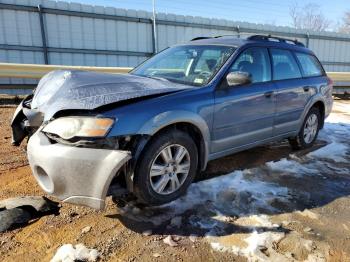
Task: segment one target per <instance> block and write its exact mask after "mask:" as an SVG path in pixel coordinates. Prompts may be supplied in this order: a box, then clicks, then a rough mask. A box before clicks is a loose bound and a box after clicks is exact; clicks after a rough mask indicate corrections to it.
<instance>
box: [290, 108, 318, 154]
mask: <svg viewBox="0 0 350 262" xmlns="http://www.w3.org/2000/svg"><path fill="white" fill-rule="evenodd" d="M321 123H322V120H321V113H320V111H319V110H318V108H316V107H313V108H311V109H310V111H309V112H308V113H307V115H306V117H305V119H304V122H303V125H302V127H301V129H300V131H299V134H298V135H297V136H296V137H291V138H289V139H288V140H289V143H290V145H291V147H292V148H293V149H294V150H298V149H304V148H309V147H311V146H312V145H313V144H314V143H315V140H316V139H317V136H318V132H319V130H320V127H321Z"/></svg>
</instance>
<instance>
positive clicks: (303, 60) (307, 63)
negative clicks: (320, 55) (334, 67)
mask: <svg viewBox="0 0 350 262" xmlns="http://www.w3.org/2000/svg"><path fill="white" fill-rule="evenodd" d="M295 54H296V56H297V59H298V60H299V63H300V65H301V68H302V70H303V75H304V76H306V77H308V76H321V75H323V69H322V66H321V65H320V62H318V60H317V59H316V57H315V56H313V55H309V54H304V53H295Z"/></svg>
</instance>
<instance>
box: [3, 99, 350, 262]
mask: <svg viewBox="0 0 350 262" xmlns="http://www.w3.org/2000/svg"><path fill="white" fill-rule="evenodd" d="M344 105H345V106H344ZM349 105H350V102H349V101H344V100H337V101H336V102H335V106H334V110H333V113H332V115H339V116H340V117H343V118H344V119H345V118H347V119H350V111H348V109H349ZM14 110H15V106H12V105H8V106H6V105H1V106H0V199H5V198H9V197H15V196H25V195H43V194H44V193H43V191H42V190H41V189H40V188H39V186H38V185H37V183H36V182H35V180H34V178H33V177H32V175H31V171H30V168H29V166H28V162H27V160H26V155H25V145H21V146H20V147H12V146H11V143H10V142H11V133H10V126H9V122H10V120H11V117H12V114H13V112H14ZM332 130H333V129H332ZM346 130H349V129H346ZM346 132H347V131H346ZM327 134H328V133H327V132H326V134H325V135H324V137H326V135H327ZM348 135H349V136H348V137H350V133H348ZM338 142H339V141H338ZM327 143H328V142H327V141H325V140H324V139H322V137H321V138H320V139H319V140H318V141H317V143H316V145H315V146H314V148H312V149H310V150H305V151H297V152H293V151H292V150H291V149H290V147H289V145H288V143H287V142H282V143H278V144H271V145H268V146H263V147H258V148H255V149H252V150H248V151H245V152H242V153H238V154H235V155H232V156H229V157H226V158H223V159H220V160H216V161H213V162H211V163H209V166H208V168H207V170H206V171H205V172H204V173H203V174H201V175H200V177H199V178H198V181H197V182H196V183H195V185H194V187H193V190H192V191H191V192H192V193H193V194H195V193H196V192H199V193H198V194H205V186H208V188H209V186H210V185H211V184H210V183H211V182H210V181H221V180H219V179H222V181H227V182H229V181H230V180H229V179H231V178H232V179H234V177H235V176H236V177H237V176H238V175H242V176H243V177H244V179H245V180H244V181H245V182H244V183H245V184H240V185H241V186H242V187H243V186H244V185H248V186H249V187H250V188H252V189H249V190H250V191H249V190H248V189H247V190H246V191H239V190H241V189H237V192H239V194H238V193H237V192H236V193H235V194H236V195H235V196H233V197H232V199H235V200H234V203H235V205H234V206H232V205H226V203H228V202H225V201H226V200H227V198H230V196H231V195H229V194H230V192H228V191H220V194H218V195H216V196H215V200H212V199H211V200H212V201H211V202H210V201H209V200H208V201H206V202H205V203H200V202H198V203H197V202H196V203H195V204H192V206H191V207H190V208H187V209H184V210H183V212H182V211H180V209H181V208H179V210H176V211H171V212H170V211H168V209H167V208H159V209H157V208H155V209H152V208H151V209H142V208H141V209H139V208H137V207H135V206H133V205H130V206H127V207H126V208H124V209H120V208H117V207H116V205H115V204H114V203H113V202H112V201H111V199H110V198H108V201H107V208H106V210H105V211H101V212H97V211H94V210H92V209H89V208H85V207H77V206H73V205H69V204H62V207H61V209H60V214H59V215H57V216H55V215H48V216H44V217H41V218H39V219H36V220H34V221H31V223H30V224H29V225H26V226H24V227H21V228H18V229H14V230H12V231H10V232H6V233H2V234H1V233H0V258H1V260H2V261H49V260H50V259H51V258H52V257H53V256H54V254H55V252H56V250H57V249H58V248H59V247H60V246H61V245H63V244H68V243H71V244H78V243H83V244H84V245H86V246H87V247H89V248H95V249H97V250H98V251H99V252H100V259H99V260H100V261H247V260H248V261H264V260H271V261H304V260H308V261H350V219H349V218H350V197H349V195H350V161H349V159H350V154H349V153H350V152H349V151H346V152H345V154H344V155H343V156H342V159H343V160H342V161H336V160H332V159H329V158H328V160H324V161H323V160H322V161H320V160H315V159H311V157H309V156H308V155H310V152H311V151H315V150H317V149H320V148H322V147H324V146H325V145H326V144H327ZM341 143H343V144H346V145H347V146H350V140H349V138H348V139H344V140H341ZM335 145H337V144H335ZM345 150H349V147H347V149H345ZM330 154H331V152H330ZM286 159H287V160H286ZM344 159H345V161H344ZM271 161H274V162H271ZM276 161H277V163H279V164H283V163H287V164H290V163H294V164H295V165H296V166H301V167H300V169H298V170H300V172H299V171H298V170H297V171H293V170H294V168H295V166H293V165H286V166H285V170H277V169H276V168H273V163H275V162H276ZM278 161H279V162H278ZM286 161H287V162H286ZM292 161H294V162H292ZM317 161H318V162H317ZM316 162H317V165H316V164H315V163H316ZM267 163H272V164H267ZM313 164H315V165H313ZM311 165H313V166H312V167H311ZM326 165H327V166H326ZM235 170H243V171H242V172H241V173H239V172H240V171H239V172H233V171H235ZM276 170H277V171H276ZM308 170H311V171H310V174H314V175H307V174H306V173H308V172H309V171H308ZM232 172H233V173H232ZM228 173H231V175H230V176H228V175H226V174H228ZM316 173H317V174H316ZM305 174H306V175H305ZM225 179H226V180H225ZM232 179H231V180H232ZM254 181H256V183H253V182H254ZM196 184H197V185H200V186H198V187H200V188H199V189H198V188H196ZM255 185H257V189H254V186H255ZM259 185H261V187H259ZM268 186H272V187H271V188H273V189H274V190H275V191H273V190H271V191H269V193H266V194H264V188H269V187H268ZM233 187H234V186H232V188H233ZM196 190H197V191H196ZM198 190H201V191H198ZM215 190H217V189H215ZM254 190H255V191H254ZM269 190H270V189H269ZM259 191H261V192H259ZM203 192H204V193H203ZM215 192H216V191H215ZM217 192H219V191H217ZM242 192H243V193H242ZM271 192H272V193H271ZM192 193H191V194H192ZM209 193H210V192H209ZM221 193H222V194H221ZM231 193H232V192H231ZM191 194H190V195H189V196H187V198H184V202H183V203H188V201H189V199H190V198H191ZM244 194H248V197H244ZM259 194H262V195H261V199H263V198H264V199H265V197H266V196H270V195H273V197H272V198H269V199H270V200H271V201H269V202H268V203H269V205H270V206H271V207H273V209H270V207H269V206H266V205H263V204H261V203H260V202H259V196H260V195H259ZM228 195H229V196H228ZM199 196H200V195H199ZM221 196H222V197H223V199H224V200H223V201H220V197H221ZM236 196H239V199H240V200H237V197H236ZM256 196H257V197H256ZM205 197H207V196H206V195H205V196H204V198H205ZM218 198H219V200H217V199H218ZM208 199H209V198H208ZM213 199H214V198H213ZM261 199H260V200H261ZM235 201H236V202H235ZM237 201H238V202H237ZM212 203H213V205H214V206H215V208H216V209H215V210H220V212H219V211H217V212H216V214H212V210H213V209H209V208H208V206H209V205H211V204H212ZM216 203H219V204H220V205H216ZM230 203H231V202H230ZM250 203H251V206H250V207H249V208H248V209H247V206H249V205H250ZM264 203H265V202H264ZM176 207H178V206H176ZM253 207H255V208H254V209H253ZM151 211H152V212H151ZM147 212H150V213H147ZM146 213H147V214H146ZM160 214H161V215H160ZM217 214H221V215H220V218H217V220H216V221H215V223H214V224H210V223H211V221H212V219H213V217H216V216H217ZM179 216H180V218H181V221H182V222H181V223H180V225H179V224H178V223H176V221H175V220H172V219H173V218H174V217H179ZM159 217H161V218H162V219H161V220H160V222H159V223H158V219H159ZM140 218H141V219H140ZM196 219H197V220H196ZM253 220H255V221H253ZM267 220H268V222H267ZM193 221H195V222H193ZM196 221H197V222H198V223H197V222H196ZM218 221H220V223H219V222H218ZM252 221H253V222H252ZM196 223H197V224H196ZM205 223H207V225H208V226H207V227H205V226H203V224H205ZM223 223H224V224H225V225H224V226H222V224H223ZM198 224H200V225H201V226H196V225H198ZM87 226H88V227H91V230H90V231H89V232H86V233H82V229H83V228H85V227H87ZM214 229H215V230H216V231H215V234H214V233H213V230H214ZM149 230H151V231H152V232H147V231H149ZM145 232H147V233H145ZM254 234H255V235H254ZM168 235H171V236H172V238H173V239H174V240H175V242H176V244H177V246H175V247H172V246H169V245H168V244H166V243H164V242H163V240H164V238H166V237H167V236H168ZM253 236H260V237H262V236H266V237H265V238H264V241H263V242H261V243H260V242H259V243H258V245H257V246H258V249H259V250H257V251H256V250H249V243H248V242H247V239H248V238H249V237H253ZM259 239H260V240H261V238H259ZM260 240H259V241H260ZM247 243H248V247H247Z"/></svg>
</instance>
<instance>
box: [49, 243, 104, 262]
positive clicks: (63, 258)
mask: <svg viewBox="0 0 350 262" xmlns="http://www.w3.org/2000/svg"><path fill="white" fill-rule="evenodd" d="M98 257H99V252H98V251H97V250H96V249H89V248H87V247H85V246H84V245H83V244H77V245H75V247H73V245H72V244H65V245H63V246H61V247H60V248H59V249H58V250H57V252H56V254H55V256H54V257H53V258H52V259H51V260H50V261H51V262H74V261H91V262H93V261H97V258H98Z"/></svg>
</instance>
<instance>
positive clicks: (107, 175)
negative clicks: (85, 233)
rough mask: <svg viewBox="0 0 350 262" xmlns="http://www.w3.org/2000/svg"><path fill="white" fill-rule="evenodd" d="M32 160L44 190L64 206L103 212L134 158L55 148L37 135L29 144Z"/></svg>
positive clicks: (125, 153)
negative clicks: (110, 192) (111, 188)
mask: <svg viewBox="0 0 350 262" xmlns="http://www.w3.org/2000/svg"><path fill="white" fill-rule="evenodd" d="M27 154H28V160H29V164H30V167H31V169H32V172H33V175H34V177H35V178H36V180H37V181H38V183H39V185H40V186H41V188H42V189H43V190H44V191H45V192H47V193H48V194H50V195H53V196H55V197H57V198H58V199H60V200H62V201H63V202H68V203H73V204H78V205H85V206H89V207H92V208H95V209H103V208H104V206H105V198H106V195H107V191H108V188H109V186H110V183H111V181H112V179H113V178H114V177H115V175H116V174H117V172H118V170H119V169H120V168H121V167H122V166H123V165H124V164H125V163H126V162H127V161H128V160H129V159H130V158H131V154H130V152H128V151H121V150H107V149H92V148H79V147H73V146H67V145H62V144H58V143H56V144H52V143H51V142H50V140H49V139H48V138H47V137H46V136H45V135H44V134H43V133H42V132H40V130H39V131H37V132H36V133H34V134H33V135H32V136H31V137H30V139H29V141H28V149H27Z"/></svg>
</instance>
